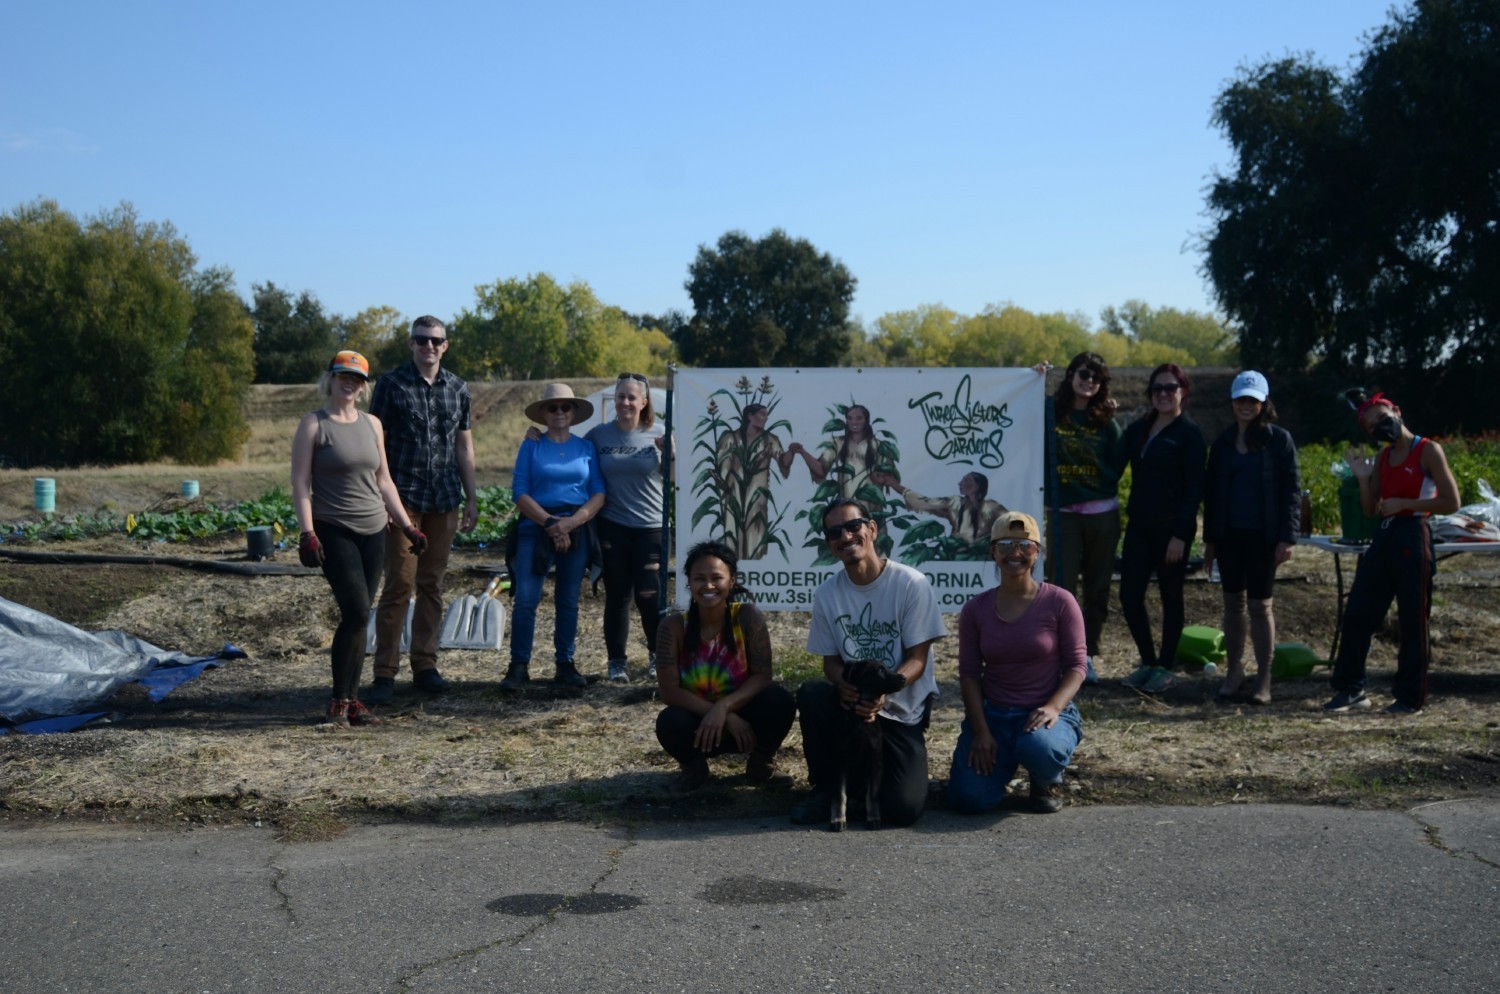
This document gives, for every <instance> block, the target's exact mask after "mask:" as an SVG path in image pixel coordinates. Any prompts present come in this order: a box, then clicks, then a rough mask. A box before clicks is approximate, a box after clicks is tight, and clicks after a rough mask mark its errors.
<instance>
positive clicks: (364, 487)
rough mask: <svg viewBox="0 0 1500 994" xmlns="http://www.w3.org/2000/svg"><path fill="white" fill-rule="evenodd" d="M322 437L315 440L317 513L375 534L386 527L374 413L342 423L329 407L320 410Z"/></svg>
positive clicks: (314, 501)
mask: <svg viewBox="0 0 1500 994" xmlns="http://www.w3.org/2000/svg"><path fill="white" fill-rule="evenodd" d="M317 415H318V437H317V439H316V440H315V441H314V443H313V465H312V514H313V520H314V521H327V522H330V523H332V524H335V525H342V526H343V527H345V528H347V529H349V530H350V531H352V532H354V533H355V534H356V535H373V534H374V533H375V532H378V531H380V529H382V528H384V527H385V522H386V513H385V501H383V500H381V498H380V488H379V487H377V486H376V484H375V477H376V474H377V473H378V472H379V470H380V448H379V446H378V444H377V443H376V441H375V426H374V425H372V424H371V423H370V416H369V415H368V414H365V413H363V412H360V415H359V419H358V420H356V421H354V422H352V423H350V424H343V423H341V422H338V421H334V420H333V419H332V418H330V417H329V416H328V412H327V411H318V412H317Z"/></svg>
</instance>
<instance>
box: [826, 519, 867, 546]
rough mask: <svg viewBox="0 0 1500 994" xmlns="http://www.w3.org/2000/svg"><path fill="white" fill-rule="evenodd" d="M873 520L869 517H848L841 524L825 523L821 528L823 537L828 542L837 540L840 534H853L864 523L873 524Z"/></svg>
mask: <svg viewBox="0 0 1500 994" xmlns="http://www.w3.org/2000/svg"><path fill="white" fill-rule="evenodd" d="M874 523H875V522H874V521H872V520H871V519H869V518H850V519H849V520H848V521H845V522H844V523H843V524H841V525H827V526H825V527H824V528H823V538H824V539H826V540H827V541H829V542H835V541H838V537H839V536H840V535H853V534H854V533H855V532H857V531H859V530H860V529H861V528H863V527H864V526H865V525H873V524H874Z"/></svg>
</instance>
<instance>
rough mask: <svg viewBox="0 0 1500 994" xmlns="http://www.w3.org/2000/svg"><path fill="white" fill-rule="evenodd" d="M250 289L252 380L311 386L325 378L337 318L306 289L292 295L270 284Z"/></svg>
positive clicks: (333, 349) (335, 337) (336, 344)
mask: <svg viewBox="0 0 1500 994" xmlns="http://www.w3.org/2000/svg"><path fill="white" fill-rule="evenodd" d="M251 290H252V293H253V297H252V299H251V304H250V316H251V318H252V319H253V320H254V322H255V382H257V383H309V382H311V381H313V380H316V379H317V378H318V377H319V376H321V375H323V371H324V370H325V369H327V368H328V361H329V360H330V359H332V358H333V354H334V353H335V352H337V351H338V350H339V347H340V343H339V335H338V329H337V318H335V317H332V316H330V315H328V314H326V313H324V311H323V304H322V303H321V302H320V301H319V300H318V298H317V297H316V296H314V295H313V294H312V292H311V291H308V290H303V291H302V292H301V293H298V294H297V295H296V296H295V297H294V296H292V293H291V291H289V290H287V289H285V288H283V287H279V286H277V285H276V284H275V283H272V282H270V281H269V280H268V281H266V282H265V283H256V284H254V285H253V286H252V287H251Z"/></svg>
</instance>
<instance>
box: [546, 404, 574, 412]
mask: <svg viewBox="0 0 1500 994" xmlns="http://www.w3.org/2000/svg"><path fill="white" fill-rule="evenodd" d="M572 410H573V405H572V404H548V405H547V413H548V414H562V413H564V412H568V413H571V412H572Z"/></svg>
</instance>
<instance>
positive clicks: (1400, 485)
mask: <svg viewBox="0 0 1500 994" xmlns="http://www.w3.org/2000/svg"><path fill="white" fill-rule="evenodd" d="M1426 444H1427V439H1425V438H1423V437H1422V436H1420V435H1418V436H1417V437H1416V439H1415V440H1414V441H1413V442H1412V443H1411V451H1410V452H1408V453H1407V454H1406V458H1405V459H1403V460H1401V465H1399V466H1397V465H1395V464H1394V463H1392V462H1391V449H1390V446H1387V447H1386V450H1385V453H1384V465H1383V466H1381V468H1380V499H1381V500H1385V499H1386V498H1387V497H1400V498H1405V499H1406V500H1421V499H1422V498H1425V497H1432V496H1435V495H1436V494H1437V485H1436V484H1434V483H1433V482H1432V478H1431V477H1430V476H1428V475H1427V471H1426V470H1425V469H1423V468H1422V448H1423V447H1424V446H1425V445H1426ZM1412 513H1413V512H1411V511H1402V512H1401V514H1402V515H1410V514H1412Z"/></svg>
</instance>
